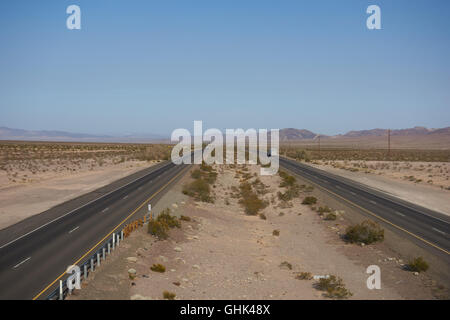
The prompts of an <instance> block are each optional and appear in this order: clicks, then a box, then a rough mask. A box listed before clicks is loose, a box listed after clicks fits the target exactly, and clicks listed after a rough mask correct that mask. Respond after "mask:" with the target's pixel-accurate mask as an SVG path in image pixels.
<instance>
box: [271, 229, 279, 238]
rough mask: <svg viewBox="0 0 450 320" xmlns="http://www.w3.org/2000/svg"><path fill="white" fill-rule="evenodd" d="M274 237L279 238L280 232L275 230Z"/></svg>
mask: <svg viewBox="0 0 450 320" xmlns="http://www.w3.org/2000/svg"><path fill="white" fill-rule="evenodd" d="M272 235H274V236H277V237H278V236H279V235H280V230H277V229H275V230H273V232H272Z"/></svg>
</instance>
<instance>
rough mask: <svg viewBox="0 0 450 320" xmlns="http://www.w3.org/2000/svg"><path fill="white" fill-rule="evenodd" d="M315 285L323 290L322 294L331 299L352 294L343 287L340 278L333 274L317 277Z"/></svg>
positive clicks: (345, 297) (344, 297) (342, 297)
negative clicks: (317, 280)
mask: <svg viewBox="0 0 450 320" xmlns="http://www.w3.org/2000/svg"><path fill="white" fill-rule="evenodd" d="M315 286H316V288H317V289H318V290H320V291H325V293H324V294H323V295H324V296H325V297H327V298H331V299H347V298H349V297H351V296H352V295H353V294H352V293H351V292H350V291H349V290H347V289H346V288H345V286H344V283H343V281H342V279H341V278H338V277H336V276H333V275H331V276H329V277H328V278H321V279H319V282H317V283H316V285H315Z"/></svg>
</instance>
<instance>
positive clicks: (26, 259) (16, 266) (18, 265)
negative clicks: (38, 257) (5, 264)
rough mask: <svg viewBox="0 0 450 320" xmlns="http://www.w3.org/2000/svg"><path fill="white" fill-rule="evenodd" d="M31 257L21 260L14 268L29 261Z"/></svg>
mask: <svg viewBox="0 0 450 320" xmlns="http://www.w3.org/2000/svg"><path fill="white" fill-rule="evenodd" d="M30 259H31V257H28V258H26V259H25V260H23V261H22V262H19V263H18V264H16V265H15V266H14V267H13V269H17V268H18V267H19V266H21V265H22V264H24V263H25V262H27V261H28V260H30Z"/></svg>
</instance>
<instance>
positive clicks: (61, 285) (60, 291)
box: [59, 280, 64, 300]
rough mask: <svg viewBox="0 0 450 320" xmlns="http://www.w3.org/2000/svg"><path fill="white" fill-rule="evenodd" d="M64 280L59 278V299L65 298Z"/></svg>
mask: <svg viewBox="0 0 450 320" xmlns="http://www.w3.org/2000/svg"><path fill="white" fill-rule="evenodd" d="M63 298H64V297H63V282H62V280H59V300H63Z"/></svg>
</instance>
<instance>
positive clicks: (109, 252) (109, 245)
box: [108, 242, 111, 256]
mask: <svg viewBox="0 0 450 320" xmlns="http://www.w3.org/2000/svg"><path fill="white" fill-rule="evenodd" d="M110 254H111V243H109V242H108V256H109V255H110Z"/></svg>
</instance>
